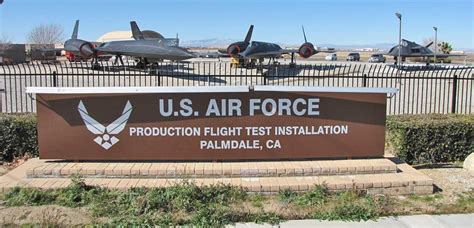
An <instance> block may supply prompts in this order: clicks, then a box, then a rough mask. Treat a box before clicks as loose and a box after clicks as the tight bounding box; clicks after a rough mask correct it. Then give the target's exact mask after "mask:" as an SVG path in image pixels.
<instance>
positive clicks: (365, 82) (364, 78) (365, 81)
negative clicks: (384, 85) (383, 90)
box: [362, 74, 367, 87]
mask: <svg viewBox="0 0 474 228" xmlns="http://www.w3.org/2000/svg"><path fill="white" fill-rule="evenodd" d="M362 83H363V86H364V87H367V74H364V77H363V78H362Z"/></svg>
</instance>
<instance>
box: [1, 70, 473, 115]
mask: <svg viewBox="0 0 474 228" xmlns="http://www.w3.org/2000/svg"><path fill="white" fill-rule="evenodd" d="M473 74H474V69H473V67H470V66H453V65H443V66H437V65H436V66H426V65H403V66H400V67H397V66H393V65H386V64H369V63H344V64H299V65H296V66H294V67H293V66H290V65H284V64H282V65H266V66H260V67H257V68H254V69H246V68H233V67H231V64H230V63H229V62H188V63H158V64H154V65H152V66H151V67H149V68H147V69H138V68H136V67H135V66H134V65H133V64H129V65H125V66H115V65H113V64H111V63H109V62H102V63H101V67H100V69H94V70H93V69H91V64H90V63H85V62H78V63H60V64H43V65H35V64H18V65H3V66H0V91H2V90H3V92H0V112H6V113H22V112H35V111H36V106H35V102H34V100H33V99H32V98H31V97H30V96H29V95H27V94H25V89H26V87H29V86H45V87H115V86H216V85H219V86H224V85H225V86H235V85H283V86H336V87H393V88H398V89H399V93H398V94H396V95H395V96H393V97H391V98H389V99H388V103H387V113H388V114H390V115H392V114H422V113H464V114H471V113H473V111H474V104H473V103H474V92H473V90H474V86H473V83H474V75H473Z"/></svg>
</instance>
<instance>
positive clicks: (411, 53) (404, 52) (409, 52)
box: [383, 39, 463, 61]
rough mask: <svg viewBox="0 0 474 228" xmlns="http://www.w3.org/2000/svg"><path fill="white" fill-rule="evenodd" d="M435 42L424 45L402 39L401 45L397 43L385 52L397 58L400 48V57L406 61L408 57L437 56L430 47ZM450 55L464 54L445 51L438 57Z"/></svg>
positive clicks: (438, 54)
mask: <svg viewBox="0 0 474 228" xmlns="http://www.w3.org/2000/svg"><path fill="white" fill-rule="evenodd" d="M432 44H433V42H430V43H429V44H428V45H426V46H422V45H420V44H417V43H415V42H412V41H409V40H405V39H402V43H401V45H396V46H394V47H392V48H391V49H390V51H388V53H383V54H384V55H390V56H393V57H394V59H395V60H397V58H398V54H399V53H398V52H399V49H400V57H401V58H402V61H405V58H407V57H422V58H431V57H434V56H435V53H433V51H431V50H430V49H429V47H430V46H431V45H432ZM450 56H463V55H453V54H444V53H437V54H436V58H440V59H442V58H447V57H450Z"/></svg>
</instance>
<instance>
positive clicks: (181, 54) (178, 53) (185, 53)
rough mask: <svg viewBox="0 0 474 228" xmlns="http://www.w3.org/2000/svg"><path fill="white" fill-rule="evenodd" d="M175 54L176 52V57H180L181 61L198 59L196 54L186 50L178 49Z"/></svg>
mask: <svg viewBox="0 0 474 228" xmlns="http://www.w3.org/2000/svg"><path fill="white" fill-rule="evenodd" d="M174 52H175V54H176V56H179V59H181V60H184V59H191V58H196V55H195V54H193V53H191V52H189V51H188V50H186V49H181V48H177V49H176V50H175V51H174Z"/></svg>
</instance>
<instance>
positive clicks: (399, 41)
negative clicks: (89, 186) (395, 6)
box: [396, 13, 402, 66]
mask: <svg viewBox="0 0 474 228" xmlns="http://www.w3.org/2000/svg"><path fill="white" fill-rule="evenodd" d="M396 15H397V17H398V19H399V21H400V23H399V24H400V26H399V29H398V58H397V60H398V61H397V62H398V64H397V65H399V66H400V64H401V62H402V58H401V55H402V15H401V14H400V13H397V14H396Z"/></svg>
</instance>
